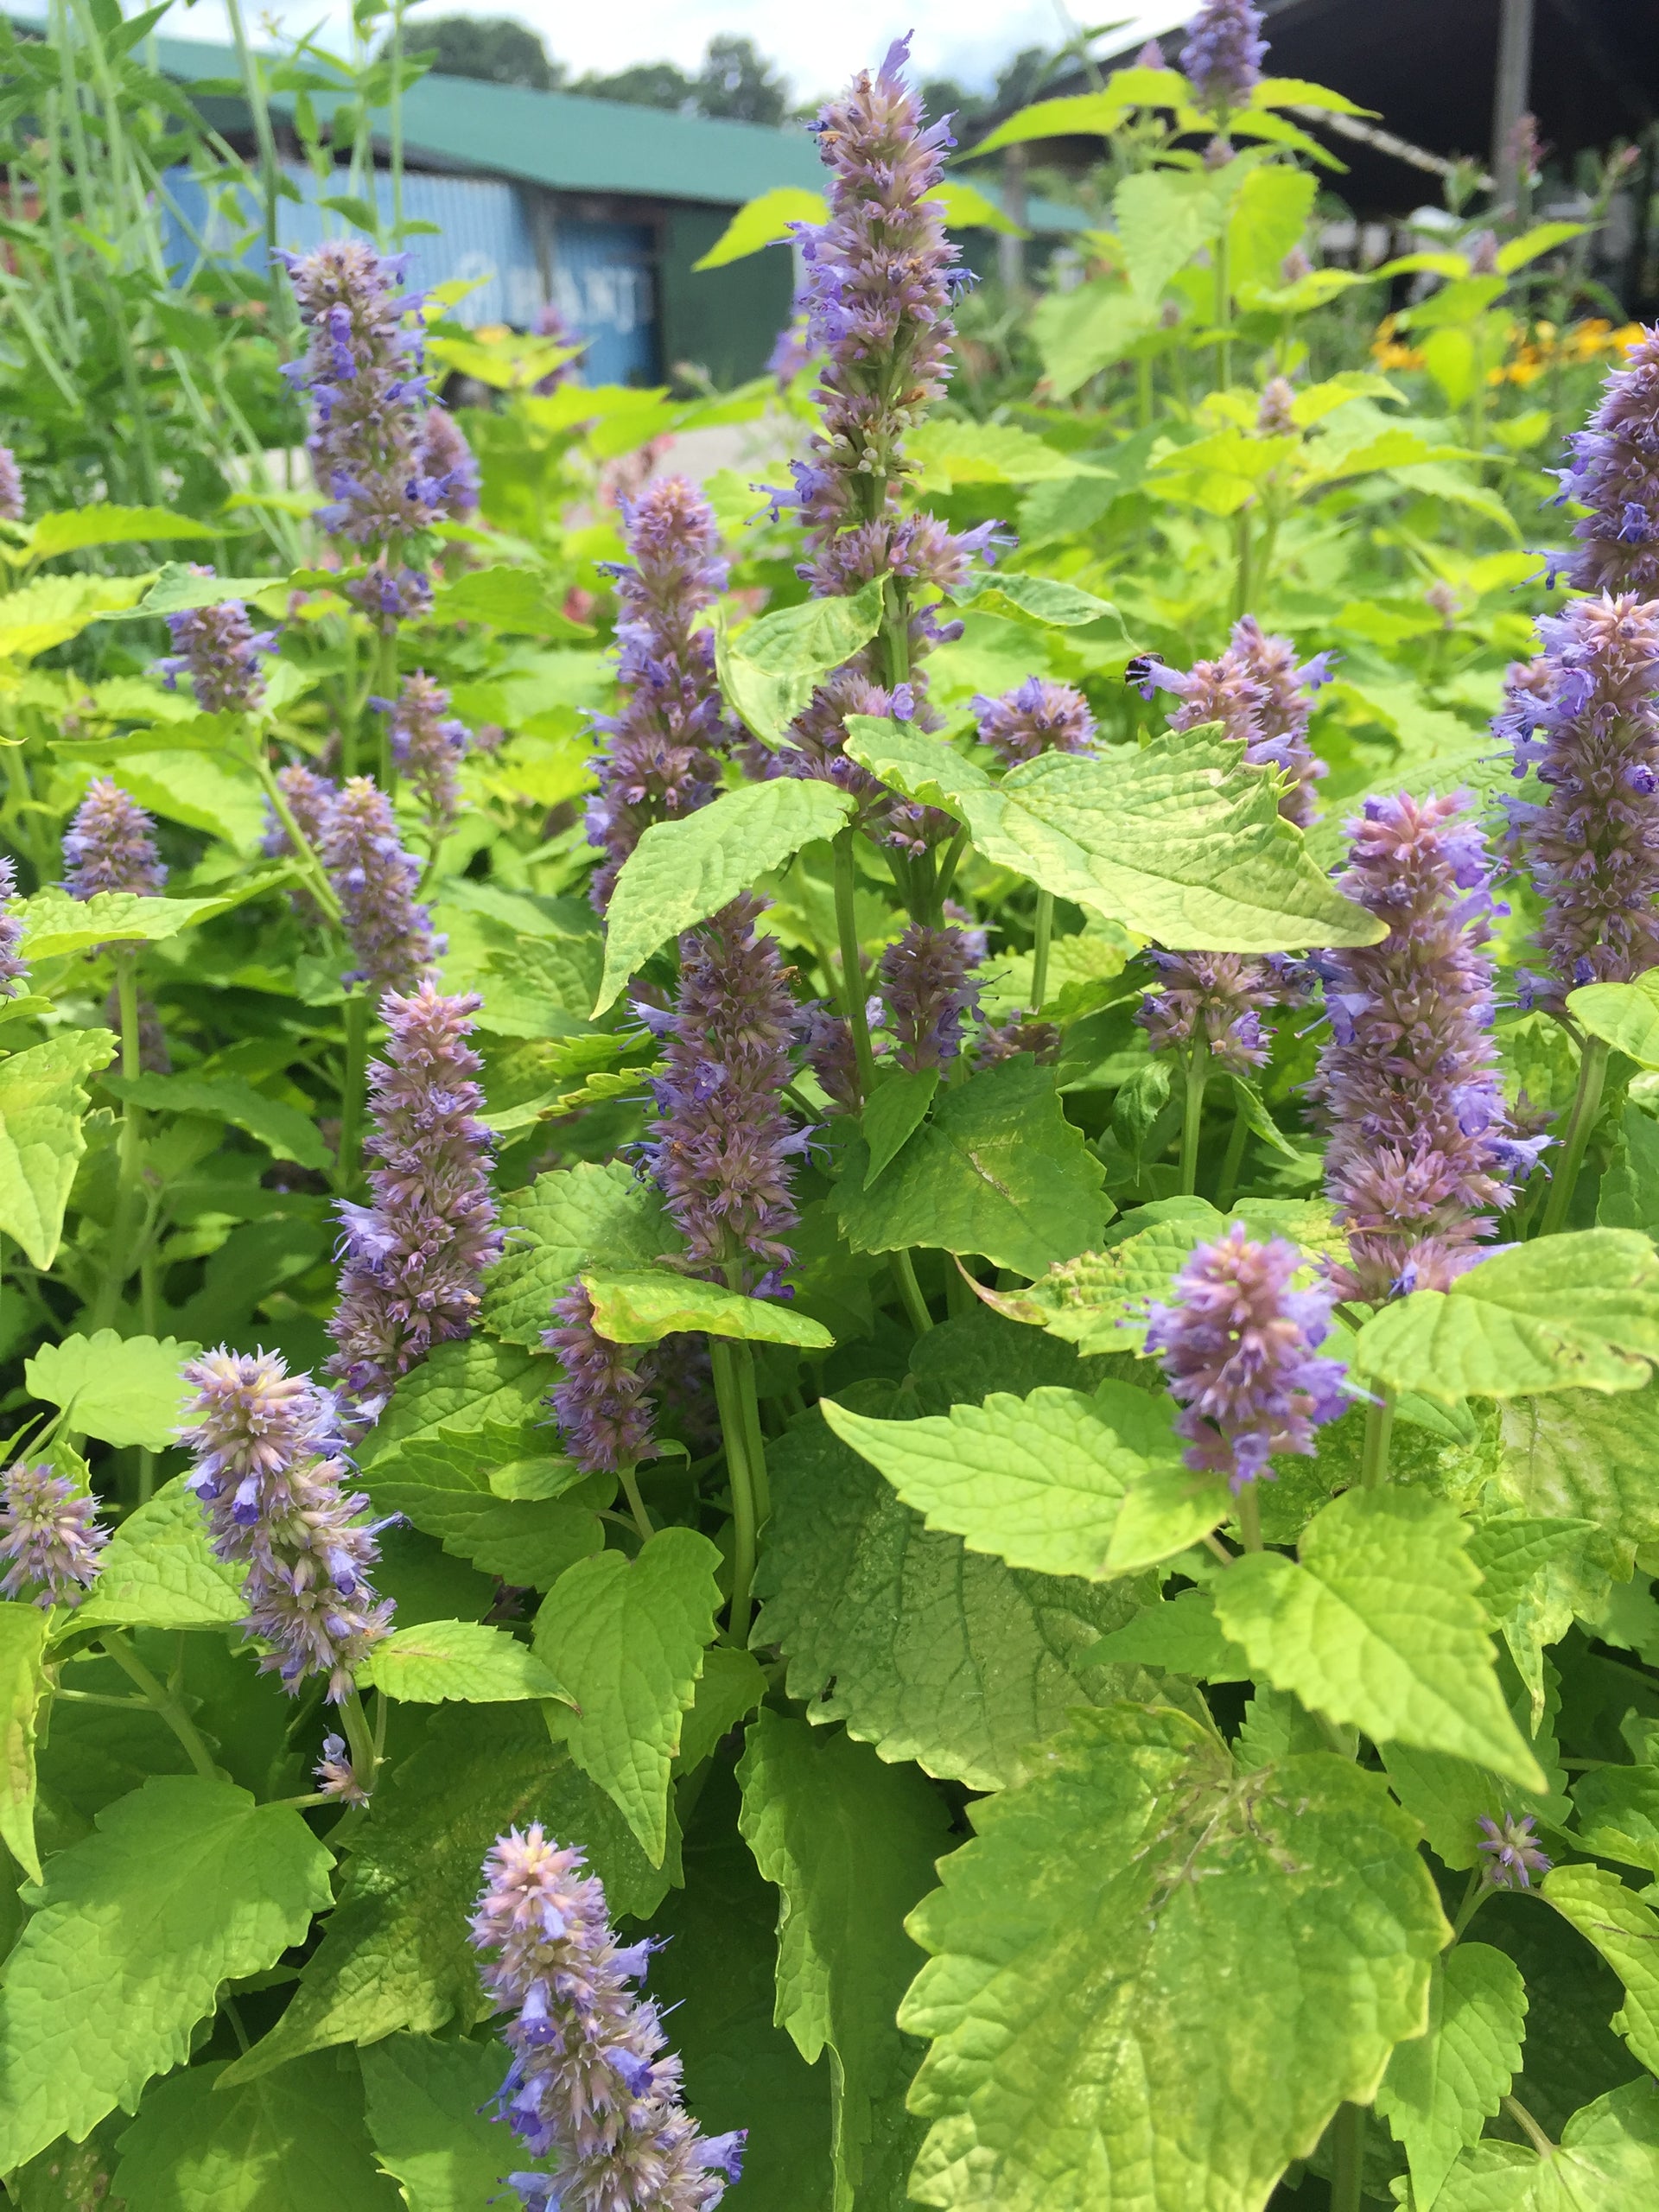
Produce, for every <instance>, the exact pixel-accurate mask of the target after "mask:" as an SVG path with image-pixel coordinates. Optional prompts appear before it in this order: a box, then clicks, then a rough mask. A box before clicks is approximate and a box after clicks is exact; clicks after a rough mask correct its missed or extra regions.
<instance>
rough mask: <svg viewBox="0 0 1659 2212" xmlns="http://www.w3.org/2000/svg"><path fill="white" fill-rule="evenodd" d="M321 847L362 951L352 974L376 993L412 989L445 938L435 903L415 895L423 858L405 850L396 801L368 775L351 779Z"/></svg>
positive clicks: (355, 946) (330, 815) (327, 820)
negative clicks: (435, 919)
mask: <svg viewBox="0 0 1659 2212" xmlns="http://www.w3.org/2000/svg"><path fill="white" fill-rule="evenodd" d="M301 826H302V828H303V827H304V824H303V823H302V825H301ZM319 849H320V852H321V859H322V864H323V866H324V868H326V869H327V872H328V879H329V881H330V882H331V883H332V884H333V885H334V891H335V893H336V894H337V896H338V898H339V899H340V909H341V912H342V913H343V915H344V918H345V923H346V936H347V937H348V938H350V940H351V944H352V950H353V953H354V955H355V956H356V961H357V965H356V966H355V967H354V968H353V969H352V970H351V971H350V973H349V974H348V975H347V976H346V978H345V980H346V982H362V983H366V984H367V986H368V987H369V988H370V990H371V991H372V992H374V993H377V994H378V993H379V992H381V991H385V990H394V991H409V990H413V989H414V988H416V986H417V985H418V983H419V982H420V981H421V979H422V977H423V976H424V974H425V973H426V971H427V969H429V968H430V966H431V965H432V963H433V962H434V961H435V960H436V959H437V958H438V957H439V955H440V954H441V953H442V950H443V940H442V938H438V937H435V935H434V934H433V930H432V914H431V910H430V908H429V907H427V906H421V905H419V904H418V903H417V901H416V897H415V893H416V887H418V885H419V883H420V879H421V867H420V862H419V861H417V860H416V858H415V856H414V855H413V854H412V853H410V852H409V851H407V850H406V849H404V842H403V839H402V838H401V837H400V836H398V834H397V823H396V822H395V820H394V819H393V817H392V811H391V801H390V800H389V799H388V798H387V797H386V795H385V792H384V791H377V790H376V788H375V786H374V785H372V783H371V782H370V781H369V779H368V778H367V777H366V776H351V777H348V778H347V779H346V784H345V785H344V787H343V788H342V790H341V791H340V796H339V797H338V798H336V799H335V801H334V804H333V805H332V806H331V807H330V808H329V809H328V810H327V815H326V817H324V820H323V824H322V836H321V845H320V848H319Z"/></svg>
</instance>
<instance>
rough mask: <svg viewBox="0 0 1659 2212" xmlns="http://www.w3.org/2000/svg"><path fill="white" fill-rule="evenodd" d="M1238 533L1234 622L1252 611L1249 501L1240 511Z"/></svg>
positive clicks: (1237, 523)
mask: <svg viewBox="0 0 1659 2212" xmlns="http://www.w3.org/2000/svg"><path fill="white" fill-rule="evenodd" d="M1235 529H1236V533H1237V557H1236V562H1235V563H1234V570H1233V620H1234V621H1235V622H1236V621H1238V620H1240V618H1241V617H1242V616H1243V615H1246V614H1248V613H1249V611H1250V509H1249V502H1248V500H1247V501H1246V503H1245V504H1244V505H1243V506H1242V507H1241V508H1240V509H1239V511H1238V516H1237V520H1236V524H1235Z"/></svg>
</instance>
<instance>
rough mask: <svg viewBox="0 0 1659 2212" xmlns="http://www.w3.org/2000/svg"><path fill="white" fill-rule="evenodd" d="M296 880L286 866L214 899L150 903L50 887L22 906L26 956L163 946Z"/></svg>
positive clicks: (132, 896)
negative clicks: (98, 947)
mask: <svg viewBox="0 0 1659 2212" xmlns="http://www.w3.org/2000/svg"><path fill="white" fill-rule="evenodd" d="M292 878H293V870H292V868H290V867H289V866H288V864H287V863H286V862H284V863H283V864H282V865H280V866H278V867H276V868H263V869H259V870H256V871H255V872H254V873H253V874H250V875H245V876H244V877H242V878H241V880H239V881H238V882H237V883H236V884H234V885H232V887H231V888H230V889H228V890H226V891H221V892H216V893H214V894H213V897H212V898H211V899H145V898H141V897H140V896H139V894H138V893H137V892H133V891H99V892H97V893H94V895H93V896H92V898H90V899H72V898H71V897H70V896H69V894H68V893H67V891H60V890H59V889H58V888H57V887H56V886H55V885H48V887H47V888H46V889H45V890H44V891H37V892H36V893H35V895H34V896H33V898H30V899H24V901H23V903H22V909H21V912H22V919H23V951H24V957H26V958H27V959H29V960H31V961H37V960H54V959H57V958H60V957H61V956H62V955H63V954H65V953H69V952H86V951H87V950H89V949H90V948H91V947H92V946H93V945H98V944H162V943H163V942H164V941H165V940H166V939H167V938H173V937H177V935H178V934H179V932H180V931H181V930H188V929H194V928H195V927H196V925H198V924H199V923H201V922H210V921H212V920H213V918H214V916H215V915H218V914H226V913H228V912H230V911H231V909H232V907H233V906H242V905H243V904H244V903H245V901H246V900H248V899H258V898H263V897H264V894H265V893H267V892H269V891H279V890H281V889H282V887H283V885H284V884H286V883H288V882H289V881H291V880H292ZM93 1034H96V1032H93Z"/></svg>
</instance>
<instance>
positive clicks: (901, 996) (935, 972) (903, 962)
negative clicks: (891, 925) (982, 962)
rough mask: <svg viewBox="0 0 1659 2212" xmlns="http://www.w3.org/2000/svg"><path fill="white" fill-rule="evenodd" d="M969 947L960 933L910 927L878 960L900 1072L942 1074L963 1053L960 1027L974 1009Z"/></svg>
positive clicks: (965, 934) (975, 997)
mask: <svg viewBox="0 0 1659 2212" xmlns="http://www.w3.org/2000/svg"><path fill="white" fill-rule="evenodd" d="M973 965H974V947H973V945H972V944H971V943H970V941H969V936H968V932H967V931H965V930H960V929H954V928H951V927H950V926H949V925H947V926H946V927H944V928H943V929H935V928H933V927H932V926H931V925H929V924H928V923H925V922H912V924H911V925H910V927H909V928H908V929H907V930H906V931H905V933H904V935H903V936H902V937H901V938H899V941H898V943H897V944H890V945H889V946H888V947H887V950H886V951H885V952H884V953H883V954H882V956H881V963H880V977H881V982H882V985H883V987H884V988H885V990H886V994H887V1026H888V1028H889V1029H890V1031H891V1033H892V1035H893V1050H894V1057H895V1058H896V1059H897V1060H898V1063H899V1066H900V1067H901V1068H904V1069H905V1070H906V1071H908V1072H911V1073H914V1072H916V1071H918V1070H920V1069H922V1068H946V1067H949V1066H950V1065H951V1063H952V1062H953V1061H954V1060H955V1059H956V1058H957V1055H958V1054H959V1053H960V1052H961V1051H962V1025H963V1020H964V1019H965V1018H966V1017H967V1015H969V1014H971V1013H973V1012H974V1011H975V1009H976V1007H977V1005H978V994H977V992H976V990H975V988H974V987H973V985H972V984H971V983H970V982H969V980H968V976H969V969H971V968H972V966H973Z"/></svg>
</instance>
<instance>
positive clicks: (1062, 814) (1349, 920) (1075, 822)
mask: <svg viewBox="0 0 1659 2212" xmlns="http://www.w3.org/2000/svg"><path fill="white" fill-rule="evenodd" d="M847 729H848V738H847V750H848V752H849V753H851V754H852V756H853V758H854V759H855V760H858V761H860V762H861V763H862V765H863V766H865V767H867V768H868V769H869V770H870V771H871V772H872V773H873V774H874V775H877V776H879V777H880V779H881V781H882V782H883V783H884V784H887V785H890V786H891V787H892V788H893V790H895V791H902V792H903V793H904V795H905V797H906V798H912V799H917V800H920V801H923V802H924V803H925V804H928V805H930V806H938V807H943V808H944V810H945V811H946V812H947V813H949V814H952V815H954V816H955V817H957V820H958V821H960V822H961V823H963V824H964V826H965V827H966V829H967V830H968V833H969V836H971V838H972V839H973V841H974V843H975V845H976V848H977V849H978V850H979V851H980V853H981V854H982V855H983V856H984V858H985V859H987V860H988V861H992V862H994V863H995V865H996V866H998V867H1001V868H1013V869H1014V871H1015V872H1016V874H1020V875H1023V876H1027V877H1029V878H1030V880H1032V881H1033V883H1035V884H1037V885H1038V886H1039V888H1040V889H1042V890H1044V891H1052V892H1053V893H1055V894H1056V895H1057V896H1058V897H1059V898H1062V899H1076V900H1077V901H1078V903H1079V904H1080V905H1082V906H1088V907H1090V908H1091V909H1092V910H1093V911H1094V912H1096V913H1101V914H1104V915H1105V916H1107V917H1108V918H1109V919H1110V920H1113V921H1118V922H1122V923H1124V924H1125V925H1127V926H1128V928H1130V929H1132V930H1135V931H1140V932H1141V934H1142V935H1143V936H1146V937H1151V938H1157V939H1158V941H1159V942H1160V944H1166V945H1170V946H1172V947H1176V948H1180V949H1192V950H1200V949H1206V948H1207V949H1209V950H1222V951H1236V952H1290V951H1294V950H1298V949H1299V948H1300V947H1302V946H1306V945H1310V944H1375V942H1376V938H1377V937H1378V936H1379V935H1380V934H1381V933H1382V931H1383V925H1382V924H1381V923H1380V922H1378V921H1377V920H1376V918H1375V917H1374V916H1372V915H1370V914H1368V913H1366V912H1364V910H1363V908H1361V907H1359V906H1355V905H1354V904H1353V903H1352V902H1351V900H1349V899H1344V897H1343V896H1342V894H1341V893H1340V892H1338V891H1337V890H1336V889H1335V888H1334V887H1332V883H1331V880H1330V879H1329V877H1327V876H1326V875H1325V874H1322V873H1321V871H1320V870H1319V868H1318V867H1317V866H1316V865H1315V863H1314V861H1313V859H1312V857H1311V855H1309V854H1308V853H1307V851H1306V849H1305V847H1304V845H1303V842H1302V836H1301V832H1300V830H1299V829H1295V828H1294V827H1293V825H1292V824H1291V823H1287V821H1285V820H1284V818H1283V817H1281V814H1280V812H1279V807H1278V798H1277V791H1276V785H1275V782H1274V777H1273V776H1272V774H1271V773H1270V772H1268V771H1267V770H1265V769H1261V768H1251V767H1247V766H1245V765H1244V756H1243V747H1241V746H1239V745H1237V744H1236V743H1235V742H1233V741H1230V740H1228V739H1225V738H1222V737H1220V736H1218V735H1217V734H1216V731H1215V730H1214V729H1213V728H1210V727H1208V726H1205V728H1198V729H1192V730H1185V731H1180V732H1175V731H1166V732H1164V733H1163V734H1160V735H1159V736H1157V737H1155V738H1154V739H1153V741H1152V742H1151V743H1150V744H1149V745H1147V746H1145V747H1141V749H1140V750H1139V751H1136V750H1134V749H1132V748H1131V747H1112V748H1109V750H1108V751H1107V752H1105V753H1090V754H1087V755H1084V754H1081V753H1044V754H1042V755H1041V756H1040V757H1039V759H1037V760H1027V761H1026V762H1024V763H1022V764H1021V766H1019V767H1017V768H1015V769H1013V770H1012V771H1011V772H1009V773H1008V774H1007V775H1006V776H1003V777H1001V778H1000V779H993V778H992V777H991V776H989V775H988V774H987V773H986V772H985V770H984V769H982V768H981V767H979V766H976V764H975V763H974V762H973V761H971V760H965V759H963V756H962V755H961V754H960V753H956V752H954V751H953V750H952V749H951V747H950V746H949V745H947V744H945V743H944V741H942V740H941V739H939V738H937V737H929V736H927V735H925V734H924V733H923V732H922V731H920V730H918V729H916V728H912V726H911V725H910V724H908V723H903V722H893V721H879V720H877V719H875V718H874V717H872V716H869V715H849V717H848V721H847ZM763 788H768V789H769V788H771V787H770V786H764V787H763ZM705 811H707V810H705ZM690 820H691V821H693V822H696V821H700V820H702V816H700V815H693V816H691V817H690ZM646 835H647V836H650V835H652V832H650V831H647V832H646Z"/></svg>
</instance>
